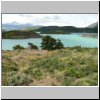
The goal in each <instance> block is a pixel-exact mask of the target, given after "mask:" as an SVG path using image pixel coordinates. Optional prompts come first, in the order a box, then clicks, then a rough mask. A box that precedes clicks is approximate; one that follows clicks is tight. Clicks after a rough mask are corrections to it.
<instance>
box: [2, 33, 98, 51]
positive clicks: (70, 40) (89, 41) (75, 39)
mask: <svg viewBox="0 0 100 100" xmlns="http://www.w3.org/2000/svg"><path fill="white" fill-rule="evenodd" d="M45 35H46V34H45ZM49 35H50V36H52V37H53V38H55V39H60V40H61V41H62V43H63V44H64V46H65V47H72V46H82V47H90V48H94V47H98V39H96V38H88V37H82V36H81V35H80V34H67V35H62V34H49ZM28 42H31V43H34V44H35V45H37V46H38V47H40V46H41V42H42V40H41V38H31V39H2V50H12V49H13V46H14V45H18V44H20V45H21V46H23V47H27V46H28V44H27V43H28Z"/></svg>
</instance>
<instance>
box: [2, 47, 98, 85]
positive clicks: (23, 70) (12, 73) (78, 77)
mask: <svg viewBox="0 0 100 100" xmlns="http://www.w3.org/2000/svg"><path fill="white" fill-rule="evenodd" d="M97 52H98V51H97V48H94V49H89V48H66V49H61V50H54V51H46V50H29V49H25V50H14V51H2V85H10V86H11V85H28V86H30V85H35V86H36V85H38V86H51V85H52V86H55V85H57V86H62V85H63V86H65V85H66V86H71V85H72V86H73V85H75V86H81V85H85V86H87V85H91V86H92V85H97V84H98V54H97Z"/></svg>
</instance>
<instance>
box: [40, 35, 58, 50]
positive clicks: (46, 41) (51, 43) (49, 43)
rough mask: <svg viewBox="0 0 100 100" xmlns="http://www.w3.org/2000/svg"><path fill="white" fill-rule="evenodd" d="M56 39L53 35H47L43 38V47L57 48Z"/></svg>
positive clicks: (47, 48) (48, 48)
mask: <svg viewBox="0 0 100 100" xmlns="http://www.w3.org/2000/svg"><path fill="white" fill-rule="evenodd" d="M55 44H56V40H55V39H54V38H52V37H51V36H45V37H43V39H42V43H41V48H42V49H46V50H54V49H55Z"/></svg>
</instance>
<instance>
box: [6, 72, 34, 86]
mask: <svg viewBox="0 0 100 100" xmlns="http://www.w3.org/2000/svg"><path fill="white" fill-rule="evenodd" d="M32 81H33V80H32V77H30V76H28V75H25V74H19V73H18V74H16V75H13V76H12V77H8V84H9V86H25V85H26V86H27V85H29V84H30V83H31V82H32Z"/></svg>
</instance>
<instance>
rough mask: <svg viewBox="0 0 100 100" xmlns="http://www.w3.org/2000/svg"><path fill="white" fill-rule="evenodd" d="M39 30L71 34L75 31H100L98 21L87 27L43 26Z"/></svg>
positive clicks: (47, 32) (48, 32) (44, 32)
mask: <svg viewBox="0 0 100 100" xmlns="http://www.w3.org/2000/svg"><path fill="white" fill-rule="evenodd" d="M37 31H39V32H41V34H70V33H74V32H81V33H86V32H87V33H98V24H97V22H96V23H93V24H91V25H90V26H87V27H85V28H78V27H74V26H62V27H59V26H43V27H41V28H39V29H37Z"/></svg>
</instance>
